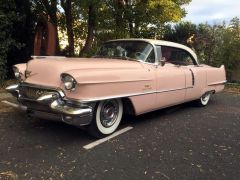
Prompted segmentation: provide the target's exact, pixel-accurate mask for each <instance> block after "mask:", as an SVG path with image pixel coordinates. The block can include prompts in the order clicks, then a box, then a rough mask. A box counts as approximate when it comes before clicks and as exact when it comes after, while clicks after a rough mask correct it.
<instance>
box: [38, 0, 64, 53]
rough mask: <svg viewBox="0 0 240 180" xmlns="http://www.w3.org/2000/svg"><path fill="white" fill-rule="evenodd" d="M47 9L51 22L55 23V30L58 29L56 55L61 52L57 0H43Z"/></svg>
mask: <svg viewBox="0 0 240 180" xmlns="http://www.w3.org/2000/svg"><path fill="white" fill-rule="evenodd" d="M41 2H42V3H43V4H44V6H45V8H46V11H47V14H48V15H49V17H50V22H51V23H53V25H54V26H55V31H56V53H55V54H56V55H58V54H59V52H60V47H59V37H58V30H57V1H56V0H51V1H50V2H49V1H48V0H42V1H41Z"/></svg>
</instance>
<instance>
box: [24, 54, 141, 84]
mask: <svg viewBox="0 0 240 180" xmlns="http://www.w3.org/2000/svg"><path fill="white" fill-rule="evenodd" d="M141 68H142V64H141V63H139V62H137V61H127V60H119V59H101V58H58V59H57V58H44V59H34V60H31V61H29V62H28V63H27V69H26V70H27V71H26V72H27V74H28V77H27V79H26V80H25V82H26V83H31V84H38V85H43V86H52V87H59V86H60V84H61V79H60V75H61V74H62V73H67V72H74V71H78V72H79V71H82V72H83V73H89V72H97V71H101V72H104V71H105V70H106V71H109V70H111V71H114V70H116V71H119V70H127V69H129V70H130V69H141Z"/></svg>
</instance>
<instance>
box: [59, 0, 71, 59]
mask: <svg viewBox="0 0 240 180" xmlns="http://www.w3.org/2000/svg"><path fill="white" fill-rule="evenodd" d="M61 4H62V8H63V9H64V11H65V17H66V27H67V36H68V45H69V50H68V52H69V56H73V55H74V34H73V17H72V0H66V1H65V2H63V0H62V1H61Z"/></svg>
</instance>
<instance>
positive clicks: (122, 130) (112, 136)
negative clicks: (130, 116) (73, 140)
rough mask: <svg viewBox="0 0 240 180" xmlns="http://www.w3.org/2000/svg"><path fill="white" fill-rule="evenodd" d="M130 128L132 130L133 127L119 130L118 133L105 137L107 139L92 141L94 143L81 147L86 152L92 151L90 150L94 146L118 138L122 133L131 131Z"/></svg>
mask: <svg viewBox="0 0 240 180" xmlns="http://www.w3.org/2000/svg"><path fill="white" fill-rule="evenodd" d="M132 128H133V127H131V126H128V127H125V128H123V129H121V130H119V131H116V132H115V133H113V134H112V135H110V136H107V137H105V138H102V139H99V140H97V141H94V142H92V143H90V144H87V145H85V146H83V148H84V149H87V150H88V149H92V148H94V147H95V146H97V145H99V144H102V143H104V142H106V141H108V140H110V139H112V138H114V137H116V136H118V135H120V134H123V133H125V132H127V131H129V130H131V129H132Z"/></svg>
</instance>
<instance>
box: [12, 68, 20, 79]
mask: <svg viewBox="0 0 240 180" xmlns="http://www.w3.org/2000/svg"><path fill="white" fill-rule="evenodd" d="M13 72H14V75H15V77H16V78H17V79H20V78H21V73H20V71H19V69H18V68H17V67H13Z"/></svg>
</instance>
